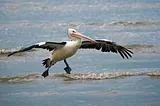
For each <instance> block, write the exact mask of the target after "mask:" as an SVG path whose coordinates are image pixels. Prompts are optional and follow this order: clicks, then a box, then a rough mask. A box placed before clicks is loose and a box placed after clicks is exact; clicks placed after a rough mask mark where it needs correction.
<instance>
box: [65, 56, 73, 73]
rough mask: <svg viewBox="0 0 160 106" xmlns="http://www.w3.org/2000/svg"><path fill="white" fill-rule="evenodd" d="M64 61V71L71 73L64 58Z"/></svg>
mask: <svg viewBox="0 0 160 106" xmlns="http://www.w3.org/2000/svg"><path fill="white" fill-rule="evenodd" d="M64 63H65V64H66V67H65V68H64V70H65V71H66V73H67V74H71V70H72V69H71V68H70V67H69V65H68V63H67V61H66V59H64Z"/></svg>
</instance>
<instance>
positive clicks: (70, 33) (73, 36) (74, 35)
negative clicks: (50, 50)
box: [68, 29, 96, 42]
mask: <svg viewBox="0 0 160 106" xmlns="http://www.w3.org/2000/svg"><path fill="white" fill-rule="evenodd" d="M68 37H69V38H70V39H71V40H78V39H85V40H88V41H92V42H96V41H95V40H93V39H91V38H89V37H87V36H85V35H83V34H81V33H79V32H77V31H76V30H75V29H68Z"/></svg>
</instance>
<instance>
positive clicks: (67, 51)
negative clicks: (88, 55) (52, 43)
mask: <svg viewBox="0 0 160 106" xmlns="http://www.w3.org/2000/svg"><path fill="white" fill-rule="evenodd" d="M81 44H82V42H81V40H80V39H77V40H75V41H67V43H66V45H65V46H64V47H62V48H58V49H56V50H55V51H53V53H52V55H51V58H50V59H51V61H52V62H51V63H52V64H55V63H56V62H57V61H61V60H64V59H66V58H69V57H71V56H73V55H74V54H75V53H76V52H77V50H78V49H79V47H80V46H81Z"/></svg>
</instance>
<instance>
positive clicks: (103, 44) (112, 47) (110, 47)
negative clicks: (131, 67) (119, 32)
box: [80, 39, 133, 59]
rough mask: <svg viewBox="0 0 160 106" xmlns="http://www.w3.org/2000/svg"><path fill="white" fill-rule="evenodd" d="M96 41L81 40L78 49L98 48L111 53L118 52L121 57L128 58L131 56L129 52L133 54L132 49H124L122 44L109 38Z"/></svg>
mask: <svg viewBox="0 0 160 106" xmlns="http://www.w3.org/2000/svg"><path fill="white" fill-rule="evenodd" d="M96 41H97V43H96V42H91V41H83V42H82V45H81V46H80V49H96V50H100V49H101V51H102V52H113V53H119V54H120V55H121V56H122V58H127V59H128V58H129V57H132V55H131V54H133V52H132V51H130V50H128V49H126V48H125V47H123V46H120V45H117V44H116V43H115V42H112V41H110V40H105V39H104V40H96Z"/></svg>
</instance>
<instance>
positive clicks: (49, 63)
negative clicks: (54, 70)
mask: <svg viewBox="0 0 160 106" xmlns="http://www.w3.org/2000/svg"><path fill="white" fill-rule="evenodd" d="M42 64H43V66H45V68H48V67H50V66H51V60H50V58H47V59H45V60H43V61H42Z"/></svg>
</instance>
